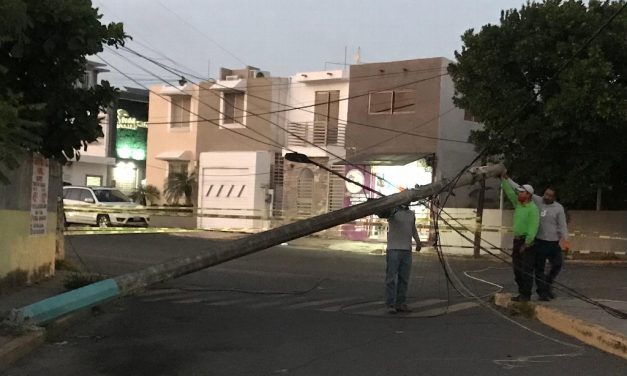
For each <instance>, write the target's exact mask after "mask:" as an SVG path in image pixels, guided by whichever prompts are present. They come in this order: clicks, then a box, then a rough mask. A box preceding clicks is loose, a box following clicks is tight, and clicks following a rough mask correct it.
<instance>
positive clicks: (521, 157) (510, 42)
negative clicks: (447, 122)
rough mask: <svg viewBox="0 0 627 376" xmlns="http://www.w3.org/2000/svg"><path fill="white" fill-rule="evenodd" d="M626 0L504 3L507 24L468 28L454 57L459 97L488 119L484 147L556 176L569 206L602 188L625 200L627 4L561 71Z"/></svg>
mask: <svg viewBox="0 0 627 376" xmlns="http://www.w3.org/2000/svg"><path fill="white" fill-rule="evenodd" d="M623 4H624V1H607V2H599V1H594V0H593V1H590V2H589V3H588V4H586V3H585V2H583V1H575V0H570V1H559V0H547V1H545V2H542V3H528V4H527V5H524V6H522V7H521V9H520V10H515V9H514V10H508V11H504V12H502V14H501V20H500V24H499V25H485V26H483V27H482V28H481V31H479V32H475V31H474V30H468V31H467V32H466V33H464V35H463V36H462V41H463V47H462V50H461V52H459V51H457V52H456V58H457V62H456V63H453V64H451V65H450V66H449V73H450V74H451V77H452V79H453V81H454V83H455V89H456V93H455V98H454V100H455V103H456V105H457V106H459V107H461V108H464V109H466V110H468V111H470V112H471V113H472V114H474V115H475V116H477V117H478V118H479V119H481V121H482V122H483V124H484V125H485V127H484V128H483V129H482V130H481V131H477V132H474V133H473V135H472V136H471V141H473V142H474V143H475V144H476V145H477V148H478V149H483V148H487V149H488V151H489V153H490V154H491V155H497V156H504V158H505V162H506V164H507V165H508V167H509V168H510V171H511V173H512V174H513V175H514V176H516V177H517V178H518V180H519V181H531V182H533V183H534V184H536V185H537V186H538V188H541V187H545V186H547V185H554V186H556V188H557V189H558V192H559V193H560V195H561V197H562V200H563V201H565V202H566V203H568V204H570V205H571V207H579V208H589V207H592V206H593V205H594V201H595V198H596V191H597V189H598V188H602V189H603V190H604V191H605V192H606V193H609V196H610V199H608V200H606V203H607V204H609V205H608V206H610V207H611V208H615V209H618V208H624V207H626V206H627V205H626V204H627V201H625V200H626V199H627V197H626V196H625V194H626V193H627V190H626V189H625V187H627V168H625V166H627V152H626V151H627V149H626V148H625V145H627V63H626V62H627V11H623V12H622V13H621V14H620V15H619V16H618V17H616V18H615V19H614V20H613V22H611V23H610V24H609V25H608V26H607V27H606V28H605V30H604V31H603V32H601V33H600V34H599V35H598V37H596V38H595V39H594V40H593V41H592V43H591V44H590V46H589V47H588V48H586V49H585V50H584V51H583V52H582V53H581V54H579V55H577V56H576V57H575V58H574V59H573V61H572V62H571V63H570V64H569V65H568V66H567V67H566V68H565V70H564V71H562V73H560V74H559V75H557V72H558V70H559V68H560V67H562V66H563V64H564V63H565V62H566V61H568V60H569V59H570V58H572V57H573V56H574V55H575V54H576V52H577V51H578V50H579V49H580V48H581V47H582V46H583V45H584V44H585V43H586V41H588V40H589V39H590V37H592V36H593V35H594V34H595V32H596V31H597V30H598V29H599V28H600V27H601V26H602V25H603V24H604V23H606V22H607V20H608V19H610V17H611V16H612V15H613V14H615V13H616V12H617V11H618V10H619V9H620V7H621V6H622V5H623ZM554 76H556V78H555V79H554V80H550V78H551V77H554ZM536 94H538V95H537V97H536ZM534 97H535V99H534ZM528 102H531V104H530V105H528V106H526V107H525V108H524V110H522V111H520V109H521V107H522V106H523V105H524V104H525V103H528ZM514 115H516V116H514ZM606 197H608V196H607V195H606Z"/></svg>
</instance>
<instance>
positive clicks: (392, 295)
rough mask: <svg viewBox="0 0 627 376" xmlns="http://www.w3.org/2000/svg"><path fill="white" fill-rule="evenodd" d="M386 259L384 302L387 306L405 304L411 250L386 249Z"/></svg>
mask: <svg viewBox="0 0 627 376" xmlns="http://www.w3.org/2000/svg"><path fill="white" fill-rule="evenodd" d="M386 261H387V268H386V273H385V304H387V305H388V306H394V305H400V304H405V300H406V299H407V286H408V285H409V274H410V272H411V251H407V250H402V249H388V250H387V253H386Z"/></svg>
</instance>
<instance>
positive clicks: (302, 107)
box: [124, 48, 470, 144]
mask: <svg viewBox="0 0 627 376" xmlns="http://www.w3.org/2000/svg"><path fill="white" fill-rule="evenodd" d="M124 49H125V50H128V51H129V52H131V53H133V54H134V55H136V56H138V57H140V58H142V59H145V60H147V61H149V62H151V63H153V64H155V65H157V66H159V67H160V68H162V69H164V70H166V71H168V72H170V73H173V71H172V68H170V67H168V66H165V65H164V64H162V63H160V62H158V61H155V60H153V59H151V58H149V57H147V56H145V55H143V54H140V53H138V52H136V51H134V50H131V49H129V48H124ZM445 75H446V74H439V75H436V76H432V77H428V78H424V79H420V80H415V81H412V82H406V83H402V84H399V85H395V86H393V87H389V88H385V89H380V90H379V91H389V90H394V89H397V88H401V87H406V86H409V85H412V84H418V83H421V82H425V81H429V80H432V79H435V78H440V77H442V76H445ZM188 81H189V80H188ZM189 82H190V83H192V84H194V85H195V86H200V84H198V83H196V82H193V81H189ZM215 85H218V86H221V87H225V88H226V86H224V85H221V84H218V83H215ZM209 91H210V92H211V93H213V94H215V93H214V92H213V91H212V90H209ZM247 95H248V96H249V97H252V98H256V99H261V100H264V101H268V102H271V103H275V104H278V105H280V106H283V107H287V108H285V109H280V110H275V111H268V112H263V113H252V112H248V113H250V114H251V115H253V116H258V117H259V116H263V115H270V114H276V113H282V112H288V111H297V110H303V111H305V112H309V113H312V114H316V112H315V111H308V110H306V109H308V108H312V107H316V106H320V105H325V104H330V103H337V102H342V101H347V100H350V99H356V98H360V97H364V96H368V95H370V92H367V93H362V94H356V95H350V96H347V97H345V98H340V99H338V100H332V101H327V102H323V103H318V104H311V105H305V106H290V105H287V104H284V103H281V102H277V101H273V100H269V99H267V98H263V97H260V96H256V95H254V94H250V93H248V94H247ZM238 110H241V109H238ZM243 112H246V111H243ZM448 112H449V111H447V113H448ZM440 116H441V115H440ZM440 116H438V118H439V117H440ZM328 118H329V119H331V120H338V122H340V121H341V122H343V123H344V124H348V125H350V124H354V125H359V126H362V127H368V128H374V129H379V130H382V131H385V132H390V133H396V134H400V135H407V136H414V137H419V138H425V139H431V140H439V141H447V142H454V143H462V144H470V142H468V141H464V140H456V139H449V138H443V137H435V136H429V135H424V134H419V133H413V132H408V131H403V130H398V129H391V128H386V127H382V126H377V125H373V124H368V123H362V122H356V121H349V120H346V119H341V118H339V117H333V116H328ZM264 120H265V121H269V120H267V119H264ZM431 121H433V120H430V121H429V122H431ZM429 122H426V123H423V124H428V123H429ZM164 123H165V122H164ZM288 133H289V132H288Z"/></svg>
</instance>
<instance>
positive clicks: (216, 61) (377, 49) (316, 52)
mask: <svg viewBox="0 0 627 376" xmlns="http://www.w3.org/2000/svg"><path fill="white" fill-rule="evenodd" d="M524 1H525V0H265V1H259V0H204V1H203V0H185V1H182V0H94V4H95V5H96V6H98V7H99V8H100V11H101V13H102V14H104V17H103V21H104V22H109V21H121V22H124V24H125V29H126V31H127V33H128V34H130V35H131V36H133V38H134V39H135V41H136V42H129V44H128V46H129V47H131V48H133V49H135V50H137V51H140V52H142V53H144V54H146V55H149V56H151V57H156V58H159V59H161V61H162V62H163V63H165V64H168V65H173V64H174V63H172V62H171V61H166V60H165V57H168V58H170V59H172V60H173V61H174V62H176V66H177V67H178V68H179V69H182V70H185V71H192V72H194V73H195V74H198V75H201V76H203V77H206V76H207V75H208V71H209V72H210V74H211V76H212V77H213V76H215V75H216V72H217V70H218V68H219V67H228V68H239V67H242V66H243V64H242V62H244V63H246V64H248V65H253V66H257V67H259V68H261V69H263V70H267V71H270V72H272V74H273V75H275V76H280V75H291V74H294V73H295V72H299V71H308V70H319V69H324V68H325V62H343V61H344V47H345V46H347V47H348V62H349V63H351V62H352V59H353V55H354V53H355V52H356V50H357V48H358V47H361V58H362V62H375V61H391V60H403V59H413V58H421V57H434V56H444V57H448V58H453V54H454V51H455V50H456V49H459V48H460V47H461V40H460V35H461V34H462V33H463V32H464V31H465V30H467V29H469V28H475V29H479V28H480V27H481V26H482V25H485V24H487V23H496V22H498V19H499V16H500V12H501V10H502V9H509V8H517V7H520V5H521V4H523V3H524ZM147 47H149V48H150V49H152V50H153V51H151V50H149V49H148V48H147ZM102 56H103V57H104V58H105V59H107V60H108V61H109V62H110V63H111V64H112V65H114V66H116V67H118V68H120V69H122V70H123V71H124V72H125V73H128V74H130V75H131V76H133V77H134V78H137V79H139V80H140V81H141V82H142V83H144V84H150V83H154V82H155V81H156V79H155V78H154V77H150V76H149V75H148V74H147V73H145V72H141V70H139V69H138V68H135V67H133V66H132V65H131V64H129V63H128V62H125V61H124V60H122V59H121V58H119V57H117V56H115V55H114V54H113V53H111V52H109V51H106V52H105V53H104V54H103V55H102ZM96 61H98V60H97V59H96ZM135 61H137V62H141V65H143V66H144V67H145V68H147V69H149V70H150V71H152V72H155V73H158V74H159V75H161V76H164V77H166V78H169V79H172V78H173V76H172V75H170V74H168V73H167V72H164V71H162V70H159V68H157V67H155V66H154V65H150V64H149V63H147V62H145V61H142V60H139V59H137V58H135ZM328 68H329V69H331V68H336V69H339V68H341V67H340V66H334V65H328ZM112 71H113V70H112ZM103 78H106V79H109V80H111V81H113V82H114V83H116V84H118V85H126V86H136V85H135V84H133V83H132V82H129V81H128V80H127V79H125V78H124V77H122V76H120V75H119V74H117V73H113V72H112V73H111V74H107V75H103Z"/></svg>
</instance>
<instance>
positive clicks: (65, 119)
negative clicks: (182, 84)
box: [0, 0, 127, 180]
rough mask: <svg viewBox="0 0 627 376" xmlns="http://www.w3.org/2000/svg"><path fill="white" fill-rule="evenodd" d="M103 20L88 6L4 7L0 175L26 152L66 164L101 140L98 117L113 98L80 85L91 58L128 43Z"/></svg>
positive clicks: (34, 2) (67, 1)
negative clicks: (0, 169)
mask: <svg viewBox="0 0 627 376" xmlns="http://www.w3.org/2000/svg"><path fill="white" fill-rule="evenodd" d="M101 17H102V16H101V15H100V14H99V13H98V10H97V9H95V8H93V6H92V3H91V1H90V0H2V1H0V167H1V165H4V166H6V167H9V168H13V167H16V166H17V165H18V164H19V162H20V160H21V159H22V158H23V156H24V153H26V152H39V153H42V154H43V155H45V156H46V157H50V158H55V159H57V160H60V161H66V158H70V159H71V158H73V157H74V156H75V155H80V154H79V150H80V149H81V148H86V146H87V144H88V143H89V142H93V141H95V140H96V139H97V138H98V137H100V136H102V129H101V126H100V123H99V120H98V116H99V113H100V111H102V110H104V108H105V106H106V105H107V104H109V103H111V101H112V100H113V99H114V97H115V94H116V90H115V89H114V88H112V87H111V86H110V85H109V84H108V82H106V81H103V82H102V83H101V84H99V85H96V86H95V87H94V88H90V89H83V88H82V87H80V85H77V82H79V81H81V80H83V79H84V76H85V65H86V62H87V60H86V56H89V55H94V54H96V53H98V52H101V51H102V50H103V45H110V46H118V45H122V44H123V43H124V39H125V38H127V36H126V35H125V34H124V30H123V27H122V24H120V23H111V24H109V25H103V24H102V23H101V22H100V18H101ZM3 178H4V177H3V176H2V174H1V173H0V179H2V180H6V179H3Z"/></svg>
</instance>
